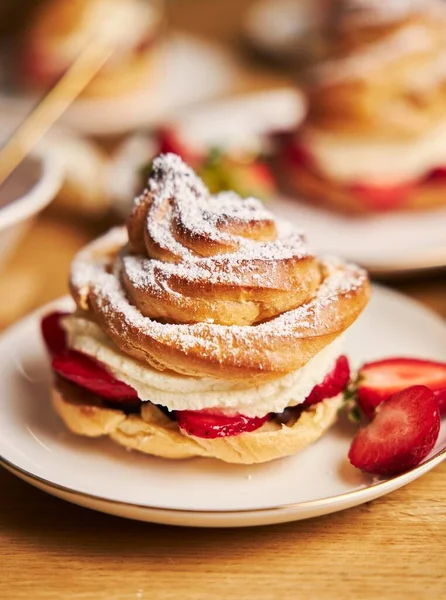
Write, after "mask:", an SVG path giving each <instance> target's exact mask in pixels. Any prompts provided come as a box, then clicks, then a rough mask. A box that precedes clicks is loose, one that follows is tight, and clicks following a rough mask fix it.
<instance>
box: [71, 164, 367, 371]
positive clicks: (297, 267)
mask: <svg viewBox="0 0 446 600" xmlns="http://www.w3.org/2000/svg"><path fill="white" fill-rule="evenodd" d="M126 241H127V235H126V232H125V231H123V230H115V231H114V232H112V233H111V234H109V235H108V236H105V237H104V238H101V239H100V240H98V241H97V242H95V243H93V244H92V245H90V246H89V247H87V248H86V249H85V250H84V251H83V252H81V253H80V254H79V255H78V257H77V259H76V260H75V262H74V265H73V271H72V278H71V285H72V291H73V296H74V298H75V300H76V302H77V304H78V306H79V307H80V308H81V309H82V310H83V311H88V312H89V313H90V316H91V318H93V319H94V320H96V321H97V322H98V323H99V325H100V326H101V327H102V328H103V330H104V331H105V332H106V333H107V334H108V335H109V336H110V337H111V338H112V339H113V341H114V342H115V343H116V344H117V345H118V346H119V347H120V348H121V350H122V351H123V352H125V353H127V354H129V355H131V356H133V357H135V358H137V359H139V360H141V361H143V362H148V363H149V364H151V365H152V366H155V367H156V368H160V369H166V368H167V369H172V370H174V371H177V372H179V373H183V374H186V375H195V376H215V377H224V378H228V379H231V378H232V379H244V378H246V377H249V378H253V377H255V378H259V379H260V378H274V377H278V376H280V375H283V374H284V373H287V372H289V371H291V370H294V369H297V368H300V367H302V366H303V365H304V364H306V363H307V362H308V361H309V360H310V359H311V358H312V356H314V355H315V354H316V353H317V352H318V351H319V350H321V349H322V348H323V347H324V346H325V345H327V344H328V343H330V342H331V341H332V340H333V339H334V338H336V337H337V336H338V335H339V334H340V333H342V332H343V331H344V330H345V329H346V328H347V327H348V326H349V325H350V324H351V323H352V322H353V321H354V320H355V319H356V317H357V316H358V315H359V313H360V312H361V311H362V309H363V307H364V305H365V304H366V302H367V299H368V279H367V275H366V274H365V272H364V271H362V270H361V269H359V268H358V267H356V266H354V265H346V264H344V263H342V262H340V261H336V260H326V261H319V260H317V259H316V258H315V257H314V256H313V255H312V254H311V253H310V252H309V250H308V249H307V247H306V245H305V243H304V240H303V238H302V235H301V234H300V233H296V232H294V231H290V230H289V229H288V228H287V227H285V226H284V225H283V224H281V223H278V222H277V221H276V220H275V219H274V217H273V215H272V214H271V213H269V212H268V211H266V210H265V209H263V208H262V206H261V204H260V203H259V202H258V201H256V200H254V199H248V200H242V199H241V198H239V197H238V196H236V195H235V194H232V193H224V194H220V195H218V196H215V197H211V196H210V195H209V193H208V191H207V189H206V188H205V187H204V186H203V184H202V182H201V181H200V180H199V179H198V178H197V176H196V175H195V174H194V173H193V171H192V170H191V169H189V168H188V167H187V166H186V165H185V164H184V163H182V161H181V160H180V159H179V158H178V157H176V156H174V155H163V156H161V157H158V158H157V159H156V160H155V161H154V168H153V175H152V177H151V179H150V181H149V187H148V189H147V190H146V191H145V192H144V194H143V195H142V196H141V197H140V198H138V199H137V200H136V202H135V207H134V210H133V213H132V215H131V217H130V218H129V222H128V244H127V245H126Z"/></svg>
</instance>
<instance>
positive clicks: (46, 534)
mask: <svg viewBox="0 0 446 600" xmlns="http://www.w3.org/2000/svg"><path fill="white" fill-rule="evenodd" d="M251 3H252V2H247V1H244V0H240V1H238V2H237V1H234V2H224V1H223V0H222V1H219V2H217V0H188V1H186V0H183V1H181V2H179V1H177V2H172V3H171V5H170V7H169V11H170V14H171V17H172V21H173V22H174V24H175V25H177V26H181V25H183V26H184V27H187V28H188V29H189V30H191V31H195V32H197V33H200V34H202V35H204V34H207V35H209V36H211V37H213V38H214V39H219V40H220V41H225V42H227V43H228V44H232V48H235V45H236V44H237V40H238V37H237V31H238V28H239V27H240V15H241V14H242V12H243V9H244V8H245V7H246V6H247V5H248V4H251ZM225 7H226V8H225ZM242 62H243V64H244V68H245V69H246V72H247V80H248V79H249V78H251V79H250V81H252V82H254V83H253V84H252V85H253V87H258V86H259V83H261V82H262V81H263V82H264V84H265V86H269V85H270V84H271V81H273V80H274V77H275V74H274V73H272V72H271V71H267V70H265V68H264V67H260V66H259V65H258V64H254V65H252V64H251V63H250V62H249V60H248V59H247V58H246V57H245V58H244V59H243V61H242ZM282 80H283V73H282V74H280V75H278V76H277V81H280V82H281V81H282ZM96 232H97V227H96V228H92V227H90V226H86V225H79V224H78V223H74V222H70V221H67V220H60V218H56V217H55V216H53V215H51V214H50V213H46V214H44V215H43V216H41V217H40V218H39V219H38V220H37V221H36V222H35V224H34V225H33V227H32V228H31V229H30V231H29V233H28V235H27V236H26V237H25V239H24V240H23V242H22V243H21V245H20V247H19V248H18V250H17V252H16V254H15V255H14V256H13V257H12V259H11V261H10V262H9V264H8V265H7V267H6V268H5V269H4V270H3V271H2V273H1V276H0V329H1V328H3V327H5V326H6V325H8V324H9V323H11V322H13V321H15V320H17V319H18V318H20V317H21V316H22V315H23V314H25V313H26V312H28V311H29V310H31V309H32V308H34V307H36V306H38V305H40V304H42V303H44V302H47V301H49V300H51V299H52V298H56V297H58V296H60V295H62V294H64V293H65V292H66V289H67V288H66V281H67V273H68V267H69V263H70V260H71V258H72V255H73V254H74V252H75V251H76V250H77V249H78V248H80V247H81V246H82V245H83V244H84V243H85V242H86V241H87V240H88V239H91V238H92V237H93V236H94V235H95V233H96ZM393 287H396V288H397V289H400V290H402V291H404V292H406V293H408V294H409V295H410V296H411V297H413V298H416V299H418V300H419V301H421V302H422V303H423V304H425V305H426V306H429V307H431V308H432V309H433V310H435V311H437V312H438V313H439V314H442V315H443V316H446V277H445V276H444V273H443V274H442V275H441V274H440V275H438V276H437V277H434V278H424V279H419V280H416V281H404V282H399V283H397V284H395V283H394V284H393ZM445 343H446V341H445ZM290 476H291V475H290ZM0 490H1V491H0V600H13V599H14V600H29V599H31V600H43V599H45V600H63V599H69V600H90V599H94V600H138V599H150V600H152V599H158V598H159V599H166V600H170V599H172V600H182V599H190V600H208V599H214V598H216V599H219V600H220V599H222V600H223V599H227V598H231V597H234V598H240V599H243V600H269V599H283V600H288V599H294V598H296V599H300V598H302V599H310V600H313V599H314V600H319V599H329V600H340V599H342V600H361V599H364V600H368V599H370V600H372V599H377V598H380V599H387V598H389V599H392V600H409V599H413V600H424V599H427V600H441V599H442V598H446V551H445V543H446V463H443V464H442V465H440V466H439V467H437V468H436V469H434V470H433V471H432V472H430V473H428V474H427V475H425V476H424V477H422V478H421V479H419V480H417V481H416V482H414V483H412V484H410V485H409V486H407V487H405V488H403V489H401V490H398V491H396V492H393V493H392V494H390V495H388V496H386V497H384V498H381V499H378V500H375V501H373V502H371V503H368V504H365V505H362V506H360V507H358V508H354V509H350V510H348V511H345V512H342V513H338V514H334V515H329V516H326V517H322V518H318V519H313V520H309V521H303V522H298V523H293V524H287V525H278V526H270V527H260V528H253V529H239V530H217V529H211V530H206V529H203V530H199V529H186V528H173V527H163V526H158V525H150V524H144V523H137V522H132V521H126V520H124V519H119V518H116V517H111V516H107V515H103V514H99V513H95V512H93V511H89V510H87V509H83V508H79V507H77V506H73V505H70V504H68V503H65V502H63V501H62V500H58V499H56V498H52V497H51V496H49V495H46V494H45V493H43V492H40V491H38V490H36V489H34V488H32V487H31V486H29V485H27V484H25V483H23V482H22V481H20V480H18V479H17V478H15V477H14V476H13V475H11V474H9V473H8V472H6V471H4V470H0ZM228 492H229V490H228Z"/></svg>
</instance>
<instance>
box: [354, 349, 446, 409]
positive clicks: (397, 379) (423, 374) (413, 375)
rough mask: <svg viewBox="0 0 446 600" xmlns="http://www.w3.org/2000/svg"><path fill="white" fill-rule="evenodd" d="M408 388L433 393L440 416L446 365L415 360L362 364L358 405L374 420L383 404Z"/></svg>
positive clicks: (444, 406)
mask: <svg viewBox="0 0 446 600" xmlns="http://www.w3.org/2000/svg"><path fill="white" fill-rule="evenodd" d="M411 385H425V386H426V387H428V388H429V389H430V390H432V391H433V392H434V393H435V395H437V396H438V402H439V404H440V412H441V413H442V414H444V413H445V412H446V363H440V362H435V361H431V360H422V359H418V358H401V357H396V358H387V359H385V360H379V361H375V362H370V363H367V364H365V365H364V366H363V367H362V368H361V369H360V371H359V386H358V402H359V404H360V406H361V408H362V410H363V412H364V413H365V414H366V415H367V416H368V417H369V418H373V415H374V414H375V408H376V407H377V406H378V405H379V404H380V403H381V402H382V401H383V400H386V399H387V398H388V397H389V396H391V395H392V394H394V393H395V392H398V391H400V390H403V389H405V388H407V387H409V386H411Z"/></svg>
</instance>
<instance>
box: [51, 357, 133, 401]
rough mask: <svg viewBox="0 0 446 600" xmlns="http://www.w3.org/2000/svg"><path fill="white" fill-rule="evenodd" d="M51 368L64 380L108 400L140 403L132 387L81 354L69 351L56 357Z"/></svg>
mask: <svg viewBox="0 0 446 600" xmlns="http://www.w3.org/2000/svg"><path fill="white" fill-rule="evenodd" d="M51 366H52V368H53V370H54V371H55V372H56V373H57V374H58V375H60V376H61V377H63V378H64V379H68V381H71V382H72V383H75V384H76V385H78V386H80V387H83V388H85V389H86V390H88V391H90V392H93V394H97V395H98V396H101V397H102V398H105V399H106V400H113V401H115V402H117V401H119V402H128V401H132V402H135V401H138V394H137V393H136V391H135V390H134V389H133V388H132V387H130V386H129V385H127V384H126V383H123V382H122V381H119V380H118V379H116V378H115V377H113V375H111V374H110V373H108V372H107V371H106V370H105V369H104V367H103V366H102V365H101V364H100V363H99V362H97V361H95V360H93V359H92V358H90V357H89V356H86V355H85V354H82V353H81V352H76V350H67V351H66V352H65V353H64V354H62V355H60V356H55V357H54V358H53V362H52V363H51Z"/></svg>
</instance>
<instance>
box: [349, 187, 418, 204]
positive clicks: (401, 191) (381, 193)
mask: <svg viewBox="0 0 446 600" xmlns="http://www.w3.org/2000/svg"><path fill="white" fill-rule="evenodd" d="M414 187H415V184H414V183H412V182H408V183H400V184H397V185H386V186H384V185H383V186H380V185H365V184H359V183H358V184H355V185H353V186H351V190H352V192H353V193H354V194H356V195H357V196H359V197H360V198H361V200H362V201H363V203H364V204H365V205H366V206H367V207H368V208H370V209H372V210H378V211H381V210H391V209H393V208H397V207H398V206H400V205H401V204H402V203H403V202H404V200H405V199H406V198H407V195H408V194H409V193H410V192H411V191H412V190H413V189H414Z"/></svg>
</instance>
